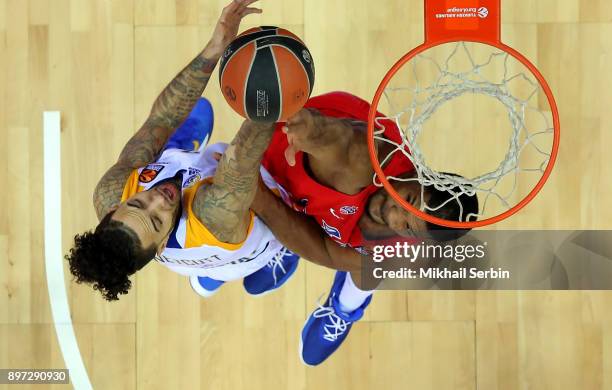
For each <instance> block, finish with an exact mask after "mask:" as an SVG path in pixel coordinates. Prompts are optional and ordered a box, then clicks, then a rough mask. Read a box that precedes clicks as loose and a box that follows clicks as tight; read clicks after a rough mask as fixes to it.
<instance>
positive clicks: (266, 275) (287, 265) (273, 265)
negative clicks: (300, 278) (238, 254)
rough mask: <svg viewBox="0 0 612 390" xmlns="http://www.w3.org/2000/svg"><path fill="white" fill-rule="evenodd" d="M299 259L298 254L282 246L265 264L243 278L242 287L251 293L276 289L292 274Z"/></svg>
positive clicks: (260, 293)
mask: <svg viewBox="0 0 612 390" xmlns="http://www.w3.org/2000/svg"><path fill="white" fill-rule="evenodd" d="M299 260H300V256H298V255H296V254H295V253H293V252H291V251H290V250H289V249H287V248H285V247H283V248H282V249H281V250H280V251H278V253H277V254H275V255H274V257H273V258H272V260H270V261H269V262H268V264H266V266H264V267H263V268H261V269H260V270H258V271H255V272H254V273H252V274H250V275H249V276H246V277H245V278H244V280H243V284H244V289H245V290H246V291H247V292H248V293H249V294H251V295H264V294H267V293H269V292H271V291H274V290H276V289H277V288H279V287H280V286H282V285H283V284H284V283H285V282H286V281H287V280H289V278H290V277H291V275H293V273H294V272H295V270H296V269H297V267H298V263H299Z"/></svg>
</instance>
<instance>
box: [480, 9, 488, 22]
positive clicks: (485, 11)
mask: <svg viewBox="0 0 612 390" xmlns="http://www.w3.org/2000/svg"><path fill="white" fill-rule="evenodd" d="M478 16H479V17H480V18H483V19H484V18H486V17H487V16H489V9H488V8H487V7H480V8H478Z"/></svg>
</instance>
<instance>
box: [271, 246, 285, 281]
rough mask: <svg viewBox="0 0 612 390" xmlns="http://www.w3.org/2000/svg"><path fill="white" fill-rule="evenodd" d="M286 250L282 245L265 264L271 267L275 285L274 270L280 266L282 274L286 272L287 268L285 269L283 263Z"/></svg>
mask: <svg viewBox="0 0 612 390" xmlns="http://www.w3.org/2000/svg"><path fill="white" fill-rule="evenodd" d="M287 252H288V250H287V248H285V247H283V248H282V249H281V250H280V251H278V252H277V253H276V254H275V255H274V256H272V259H271V260H270V261H269V262H268V264H267V266H268V267H270V268H272V277H273V278H274V284H275V285H276V282H277V277H276V271H277V270H278V269H279V268H280V270H281V271H282V273H283V274H286V273H287V270H286V269H285V265H284V263H283V261H284V260H285V255H286V254H287Z"/></svg>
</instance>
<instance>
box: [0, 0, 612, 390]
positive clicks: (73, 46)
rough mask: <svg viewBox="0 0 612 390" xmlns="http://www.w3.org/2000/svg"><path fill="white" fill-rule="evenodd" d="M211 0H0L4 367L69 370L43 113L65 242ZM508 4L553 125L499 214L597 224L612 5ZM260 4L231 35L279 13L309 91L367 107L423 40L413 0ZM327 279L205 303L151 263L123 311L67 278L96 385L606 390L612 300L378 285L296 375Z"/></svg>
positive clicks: (535, 224)
mask: <svg viewBox="0 0 612 390" xmlns="http://www.w3.org/2000/svg"><path fill="white" fill-rule="evenodd" d="M223 3H224V1H223V0H0V130H1V131H0V182H1V183H3V189H2V190H0V204H1V205H2V207H1V208H0V368H43V367H47V368H63V367H64V361H63V358H62V355H61V352H60V350H59V346H58V342H57V339H56V336H55V331H54V327H53V320H52V317H51V314H50V307H49V298H48V292H47V284H46V277H45V270H44V252H43V250H44V247H43V224H42V221H43V197H44V193H43V185H42V180H43V174H42V169H43V166H42V150H43V142H42V112H43V111H44V110H60V111H61V113H62V135H61V142H62V149H61V154H62V175H63V177H62V180H63V182H62V193H63V203H62V207H63V221H62V222H63V231H62V237H63V248H64V251H67V250H68V248H69V247H70V246H71V242H72V237H73V236H74V234H75V233H77V232H82V231H84V230H86V229H90V228H92V227H93V226H94V225H95V224H96V219H95V215H94V212H93V208H92V202H91V197H92V191H93V188H94V186H95V184H96V182H97V180H98V179H99V177H100V175H101V174H102V173H103V172H104V170H105V169H106V168H107V167H108V166H109V165H110V164H111V163H112V162H113V161H114V159H115V158H116V157H117V155H118V153H119V151H120V149H121V147H122V145H123V144H124V143H125V142H126V140H127V139H128V138H129V136H130V134H132V133H133V132H134V131H135V129H137V128H138V126H139V125H140V124H141V123H142V121H143V120H144V118H145V116H146V114H147V112H148V110H149V107H150V105H151V104H152V102H153V100H154V98H155V97H156V96H157V93H158V92H159V91H160V90H161V88H162V87H163V86H164V85H165V84H166V83H167V82H168V81H169V80H170V79H171V78H172V77H173V76H174V74H175V73H176V72H177V71H178V70H179V69H180V68H181V67H182V66H183V65H184V64H185V63H186V62H187V61H188V60H189V59H191V58H192V57H193V56H194V55H195V54H196V52H197V51H199V50H200V49H201V48H202V47H203V45H204V44H205V43H206V41H207V38H208V35H209V34H210V32H211V30H212V26H213V24H214V22H215V20H216V18H217V16H218V14H219V12H220V9H221V7H222V6H223ZM503 4H504V9H503V12H504V14H503V15H504V25H503V35H504V38H505V41H506V43H508V44H509V45H511V46H513V47H515V48H517V49H518V50H519V51H521V52H523V53H524V54H525V55H526V56H527V57H528V58H530V59H531V60H532V61H533V62H534V63H536V65H537V66H538V67H539V68H540V69H541V71H542V73H543V74H544V75H545V76H546V78H547V79H548V81H549V83H550V85H551V87H552V89H553V91H554V92H555V95H556V97H557V102H558V105H559V109H560V111H561V120H562V131H563V133H562V146H561V151H560V156H559V161H558V165H557V167H556V169H555V171H554V173H553V175H552V177H551V180H550V182H549V184H548V185H547V186H546V187H545V188H544V190H543V192H542V194H541V195H540V196H539V197H538V198H537V199H536V200H535V201H534V202H533V203H532V204H531V205H530V206H528V207H527V208H526V209H525V210H524V211H523V212H521V213H520V214H519V215H518V216H516V217H514V218H513V219H511V220H510V221H508V222H506V223H505V224H504V225H503V226H505V227H509V228H521V227H528V228H545V229H610V228H612V208H611V207H609V205H608V199H610V198H611V197H612V177H611V176H610V167H611V166H612V157H611V156H612V154H610V153H609V148H610V145H612V110H611V109H610V106H611V105H612V88H611V86H612V66H611V64H612V2H610V1H609V0H538V1H528V0H503ZM261 7H263V8H264V12H265V13H264V15H263V16H251V17H249V19H248V23H247V24H246V25H245V26H244V27H245V28H246V27H248V26H254V25H260V24H273V25H281V26H283V27H286V28H289V29H290V30H292V31H294V32H295V33H297V34H298V35H300V36H302V37H304V39H305V41H306V42H307V44H308V46H309V48H310V49H311V51H312V53H313V57H314V59H315V62H316V70H317V76H316V77H317V79H316V89H315V93H322V92H327V91H331V90H346V91H350V92H353V93H355V94H358V95H360V96H362V97H364V98H365V99H368V100H369V99H371V98H372V96H373V94H374V90H375V88H376V86H377V84H378V81H379V80H380V78H381V77H382V75H383V74H384V72H385V71H386V69H388V68H389V66H390V65H391V64H392V63H393V62H394V61H395V60H396V59H397V58H399V57H400V55H401V54H403V53H404V52H406V51H407V50H408V49H410V48H412V47H414V46H416V45H417V44H419V43H420V42H421V41H422V38H423V37H422V29H423V26H422V16H421V15H422V2H421V0H409V1H398V0H381V1H369V0H285V1H283V0H262V1H261ZM213 80H214V81H213V82H211V84H210V85H209V88H208V90H207V91H206V92H205V96H206V97H208V98H209V99H210V100H211V101H212V102H213V106H214V107H215V110H216V129H215V132H216V133H215V135H214V137H213V141H219V140H225V141H227V140H229V139H230V138H231V137H232V135H233V133H234V132H235V131H236V129H237V128H238V125H239V123H240V119H239V118H238V117H237V116H236V115H235V114H234V113H233V112H231V111H230V109H229V108H228V107H227V106H226V105H225V103H224V101H223V100H222V98H221V95H220V93H219V90H218V87H217V83H216V79H213ZM440 152H441V153H456V152H455V151H448V150H447V151H445V150H441V151H440ZM66 273H67V271H66ZM67 275H68V273H67ZM332 278H333V272H331V271H329V270H325V269H321V268H318V267H316V266H314V265H311V264H308V263H307V262H306V261H303V262H302V264H301V265H300V268H299V270H298V272H297V273H296V274H295V275H294V277H293V278H292V280H290V281H289V282H288V283H287V285H286V286H285V287H283V288H282V289H281V290H279V291H277V292H275V293H274V294H271V295H268V296H265V297H262V298H254V297H250V296H248V295H247V294H246V293H245V292H244V290H243V289H242V286H241V284H240V283H238V282H237V283H233V284H229V285H225V286H223V287H222V289H221V291H220V292H219V293H218V294H217V295H216V296H215V297H214V298H212V299H210V300H203V299H200V298H199V297H198V296H196V295H195V294H194V293H192V291H191V289H190V287H189V284H188V282H187V280H186V279H185V278H184V277H181V276H179V275H175V274H173V273H171V272H169V271H168V270H166V269H165V268H163V267H161V266H156V265H151V266H149V267H147V268H146V269H145V270H144V271H143V272H141V273H139V274H138V277H137V278H136V282H135V287H134V288H133V291H131V293H130V294H129V295H127V296H124V297H123V298H122V299H121V300H120V301H119V302H117V303H112V304H110V303H106V302H105V301H103V300H102V299H101V297H100V296H99V294H96V293H94V292H93V291H91V289H90V288H88V287H83V286H77V285H75V284H73V283H67V286H66V287H67V289H68V296H69V301H70V310H71V314H72V319H73V324H74V329H75V332H76V336H77V340H78V343H79V347H80V350H81V356H82V359H83V361H84V363H85V366H86V368H87V371H88V374H89V377H90V380H91V382H92V383H93V385H94V388H95V389H113V390H115V389H207V390H208V389H211V390H221V389H227V390H240V389H249V390H255V389H262V390H269V389H290V390H299V389H313V390H314V389H324V390H326V389H342V390H344V389H350V390H358V389H376V390H378V389H415V390H429V389H432V390H445V389H482V390H489V389H509V390H510V389H525V390H527V389H534V390H543V389H551V390H556V389H571V390H578V389H588V390H591V389H612V310H610V308H611V307H612V294H611V293H609V292H431V291H426V292H420V291H416V292H401V291H399V292H380V293H376V296H375V297H374V300H373V303H372V305H371V306H370V309H369V310H368V313H367V316H366V318H365V319H364V320H363V321H361V322H359V323H358V324H357V325H355V326H354V328H353V330H352V332H351V335H350V337H349V339H348V340H347V342H346V343H345V345H343V347H342V348H341V349H340V350H339V351H338V352H337V353H336V354H335V355H334V356H333V357H332V358H331V359H330V360H329V361H328V362H326V363H325V364H323V365H322V366H320V367H316V368H311V367H306V366H304V365H303V364H302V363H301V362H300V359H299V356H298V339H299V333H300V330H301V327H302V324H303V322H304V320H305V319H306V316H307V315H308V313H310V311H311V310H313V309H314V307H315V302H316V300H317V298H318V297H319V296H321V295H322V294H324V293H327V291H328V288H329V286H330V283H331V280H332ZM67 281H68V282H69V281H70V278H69V277H67ZM64 387H67V386H55V387H53V388H64ZM0 388H1V389H5V388H6V389H9V386H2V385H0ZM10 388H13V387H10ZM14 388H26V387H17V386H16V387H14ZM32 388H35V389H40V388H44V386H39V387H34V386H33V387H32Z"/></svg>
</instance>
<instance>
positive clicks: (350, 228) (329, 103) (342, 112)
mask: <svg viewBox="0 0 612 390" xmlns="http://www.w3.org/2000/svg"><path fill="white" fill-rule="evenodd" d="M305 107H308V108H315V109H317V110H319V112H321V113H322V114H323V115H326V116H331V117H336V118H350V119H356V120H361V121H367V120H368V113H369V110H370V103H368V102H367V101H365V100H363V99H361V98H359V97H357V96H354V95H351V94H349V93H346V92H332V93H328V94H325V95H321V96H316V97H313V98H310V99H309V100H308V102H307V103H306V105H305ZM377 116H384V115H382V114H381V113H379V112H377ZM381 123H382V124H384V126H385V132H384V135H385V137H386V138H387V139H389V140H391V141H394V142H397V143H399V144H401V143H402V141H401V137H400V135H399V130H398V128H397V126H396V125H395V123H394V122H393V121H390V120H381ZM281 126H282V125H280V124H279V125H277V128H276V131H275V133H274V135H273V137H272V141H271V142H270V146H269V147H268V149H267V150H266V152H265V154H264V157H263V160H262V165H263V166H264V167H265V168H266V169H267V170H268V172H270V174H271V175H272V177H274V179H275V180H276V182H277V183H278V184H279V185H280V186H282V187H283V188H284V189H285V190H286V191H287V192H288V193H289V195H290V197H291V199H292V202H293V205H291V206H292V207H293V208H294V209H295V210H297V211H301V212H304V213H306V214H307V215H310V216H312V217H314V218H315V219H316V220H317V222H318V223H319V224H320V225H321V227H322V228H323V230H324V231H325V232H326V233H327V234H328V235H329V236H330V237H331V238H332V239H333V240H334V241H336V242H337V243H339V244H341V245H343V246H345V245H347V244H348V245H350V246H352V247H353V248H356V249H360V248H361V246H363V238H362V235H361V231H360V229H359V226H358V222H359V219H360V218H361V215H362V214H363V212H364V211H365V207H366V204H367V201H368V198H369V197H370V196H371V195H372V194H373V193H374V192H376V191H377V190H379V187H377V186H375V185H374V184H370V185H369V186H367V187H365V188H364V189H363V190H361V191H360V192H359V193H357V194H354V195H347V194H344V193H342V192H338V191H336V190H334V189H332V188H329V187H326V186H324V185H322V184H320V183H318V182H317V181H316V180H314V179H313V178H311V177H310V176H309V175H308V173H307V172H306V170H305V168H304V153H303V152H298V153H297V154H296V156H295V160H296V163H295V166H293V167H292V166H290V165H289V164H288V163H287V161H286V160H285V155H284V152H285V149H287V146H288V145H289V144H288V141H287V136H286V135H285V134H284V133H283V132H282V131H281V130H280V129H281ZM412 170H414V167H413V165H412V163H411V162H410V160H409V159H408V158H406V157H405V156H404V155H403V154H402V153H395V154H394V156H393V157H392V159H391V160H390V161H389V163H388V164H387V166H386V167H385V169H384V170H383V171H384V172H385V174H386V175H399V174H402V173H406V172H410V171H412Z"/></svg>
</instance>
